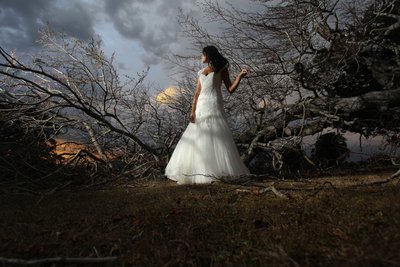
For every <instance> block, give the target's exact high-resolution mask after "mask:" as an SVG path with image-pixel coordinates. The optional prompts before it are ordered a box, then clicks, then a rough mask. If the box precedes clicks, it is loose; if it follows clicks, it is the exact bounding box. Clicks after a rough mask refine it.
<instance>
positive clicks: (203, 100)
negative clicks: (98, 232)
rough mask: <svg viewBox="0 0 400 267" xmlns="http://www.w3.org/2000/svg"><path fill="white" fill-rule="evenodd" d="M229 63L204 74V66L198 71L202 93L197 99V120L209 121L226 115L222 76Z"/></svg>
mask: <svg viewBox="0 0 400 267" xmlns="http://www.w3.org/2000/svg"><path fill="white" fill-rule="evenodd" d="M226 66H227V65H225V66H224V67H222V69H220V70H219V71H218V72H214V71H213V72H210V73H209V74H207V75H205V74H203V71H204V68H203V69H201V70H199V71H198V77H199V79H200V85H201V89H200V94H199V97H198V99H197V108H196V121H198V122H201V121H204V120H206V121H209V119H210V118H215V117H225V118H226V114H225V112H224V108H223V99H222V91H221V85H222V77H221V72H222V70H223V69H224V68H226Z"/></svg>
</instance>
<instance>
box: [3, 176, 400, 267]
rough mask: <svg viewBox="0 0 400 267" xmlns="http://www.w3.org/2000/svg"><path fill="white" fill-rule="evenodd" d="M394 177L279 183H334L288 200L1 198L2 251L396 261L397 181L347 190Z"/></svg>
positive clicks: (121, 190) (173, 262)
mask: <svg viewBox="0 0 400 267" xmlns="http://www.w3.org/2000/svg"><path fill="white" fill-rule="evenodd" d="M388 175H389V173H383V174H376V175H358V176H356V175H352V176H346V177H326V178H318V179H313V180H300V181H290V180H286V181H281V182H276V183H274V186H275V187H276V188H283V187H285V188H291V187H304V188H312V187H318V186H321V185H322V184H323V183H324V182H325V181H329V182H331V183H332V185H334V186H335V187H336V188H337V189H334V188H333V187H331V186H325V187H324V188H323V189H322V190H320V191H310V190H305V191H298V190H281V192H282V193H285V194H287V195H288V196H289V198H281V197H278V196H276V195H274V194H273V193H272V192H267V193H265V194H261V195H257V194H253V193H246V192H238V191H237V190H236V189H238V188H244V187H242V186H237V185H226V184H212V185H176V184H175V183H174V182H173V181H161V182H160V181H147V182H142V183H139V184H138V183H136V184H132V183H131V184H129V183H121V184H119V185H116V186H113V187H107V188H102V189H98V190H91V191H80V192H59V193H56V194H53V195H49V196H45V197H43V198H40V197H38V196H28V195H2V196H0V198H1V202H0V203H1V206H0V208H1V211H2V216H1V218H0V223H1V230H0V256H2V257H8V258H22V259H32V258H45V257H54V256H70V257H96V256H98V257H105V256H110V255H117V256H118V257H119V259H118V260H117V261H115V262H113V263H110V265H109V266H399V265H400V254H399V253H398V252H399V251H400V232H399V229H400V201H399V200H400V194H399V185H398V183H397V181H398V180H395V181H393V182H392V183H390V184H388V185H386V186H383V187H382V186H364V187H359V188H344V187H345V186H348V185H354V184H355V183H360V182H371V181H376V180H381V179H384V178H386V177H387V176H388ZM260 184H261V183H260ZM263 185H272V183H265V184H263ZM246 188H247V189H249V187H246ZM254 188H256V187H254ZM250 189H251V188H250ZM102 265H104V264H102Z"/></svg>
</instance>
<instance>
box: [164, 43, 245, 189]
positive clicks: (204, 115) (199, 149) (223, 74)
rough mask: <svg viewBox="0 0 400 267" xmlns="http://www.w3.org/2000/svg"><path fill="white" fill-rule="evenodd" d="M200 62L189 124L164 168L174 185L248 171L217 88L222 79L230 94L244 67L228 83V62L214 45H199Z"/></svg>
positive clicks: (212, 180)
mask: <svg viewBox="0 0 400 267" xmlns="http://www.w3.org/2000/svg"><path fill="white" fill-rule="evenodd" d="M201 61H202V63H208V66H207V67H205V68H202V69H201V70H199V71H198V72H197V86H196V92H195V94H194V99H193V105H192V112H191V114H190V119H189V120H190V123H189V125H188V126H187V128H186V130H185V131H184V132H183V134H182V136H181V138H180V140H179V142H178V143H177V145H176V147H175V149H174V151H173V153H172V155H171V158H170V160H169V162H168V164H167V166H166V168H165V175H166V176H167V177H168V178H169V179H171V180H174V181H176V182H177V184H203V183H211V182H214V181H219V180H221V178H223V179H227V177H231V179H235V178H237V177H234V176H239V175H248V174H250V171H249V169H248V168H247V167H246V165H244V163H243V162H242V160H241V158H240V155H239V152H238V150H237V147H236V145H235V142H234V140H233V137H232V133H231V130H230V128H229V126H228V123H227V120H226V114H225V111H224V108H223V100H222V91H221V84H222V81H223V82H224V84H225V87H226V89H227V90H228V92H229V93H231V94H232V93H233V92H234V91H235V90H236V89H237V87H238V85H239V83H240V81H241V79H242V77H243V76H245V75H247V73H248V70H247V69H242V70H241V72H240V73H239V74H238V76H237V77H236V79H235V80H234V82H233V83H232V82H231V80H230V78H229V70H228V65H229V62H228V60H227V59H226V58H225V57H223V56H222V55H221V54H220V53H219V51H218V49H217V48H216V47H214V46H206V47H204V48H203V50H202V57H201Z"/></svg>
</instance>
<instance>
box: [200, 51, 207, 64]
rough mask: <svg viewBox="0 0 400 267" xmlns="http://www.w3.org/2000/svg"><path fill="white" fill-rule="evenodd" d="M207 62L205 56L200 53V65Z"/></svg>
mask: <svg viewBox="0 0 400 267" xmlns="http://www.w3.org/2000/svg"><path fill="white" fill-rule="evenodd" d="M206 62H207V56H206V55H205V54H204V53H201V63H206Z"/></svg>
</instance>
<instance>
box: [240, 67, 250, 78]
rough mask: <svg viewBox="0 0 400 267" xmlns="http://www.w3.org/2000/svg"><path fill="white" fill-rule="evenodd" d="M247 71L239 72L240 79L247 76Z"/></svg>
mask: <svg viewBox="0 0 400 267" xmlns="http://www.w3.org/2000/svg"><path fill="white" fill-rule="evenodd" d="M249 72H250V71H249V70H248V69H242V70H241V71H240V73H239V75H240V76H241V77H243V76H246V75H247V74H249Z"/></svg>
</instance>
